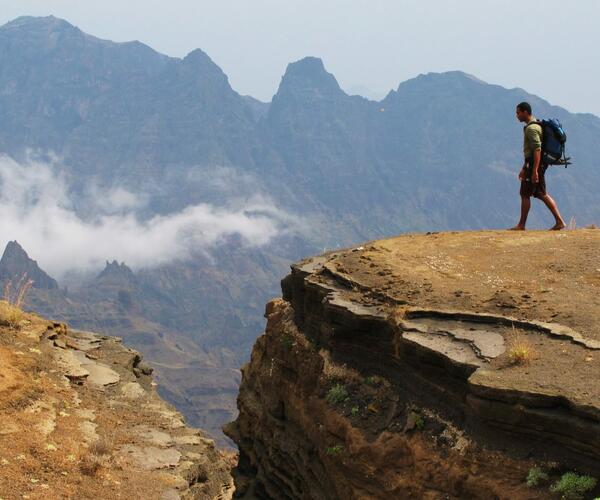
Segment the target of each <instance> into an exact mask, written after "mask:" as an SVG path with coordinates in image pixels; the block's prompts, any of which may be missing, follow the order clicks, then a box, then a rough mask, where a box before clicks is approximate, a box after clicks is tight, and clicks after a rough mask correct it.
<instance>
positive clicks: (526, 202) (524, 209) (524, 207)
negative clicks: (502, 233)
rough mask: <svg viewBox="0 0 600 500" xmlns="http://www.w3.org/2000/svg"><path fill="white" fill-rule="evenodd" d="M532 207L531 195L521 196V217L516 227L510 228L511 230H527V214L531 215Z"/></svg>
mask: <svg viewBox="0 0 600 500" xmlns="http://www.w3.org/2000/svg"><path fill="white" fill-rule="evenodd" d="M530 208H531V198H530V197H529V196H521V218H520V219H519V223H518V224H517V225H516V226H515V227H511V228H510V230H511V231H525V224H527V216H528V215H529V209H530Z"/></svg>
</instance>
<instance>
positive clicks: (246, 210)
mask: <svg viewBox="0 0 600 500" xmlns="http://www.w3.org/2000/svg"><path fill="white" fill-rule="evenodd" d="M71 196H72V195H71V194H70V193H69V184H68V182H67V180H66V178H65V177H64V176H62V175H61V174H59V173H57V169H56V168H54V166H50V165H48V164H44V163H40V162H36V161H29V162H27V163H26V164H19V163H17V162H16V161H14V160H13V159H12V158H9V157H7V156H0V245H1V248H4V245H6V243H7V242H8V241H9V240H17V241H18V242H19V243H20V244H21V245H22V246H23V247H24V248H25V250H26V251H27V252H28V253H29V254H30V255H31V257H32V258H34V259H36V260H37V261H38V263H39V264H40V266H41V267H42V268H43V269H44V270H46V271H47V272H49V273H50V274H51V275H53V276H56V277H60V276H61V275H63V274H64V273H65V272H67V271H71V270H90V269H94V268H99V267H101V266H102V265H103V263H104V261H105V260H112V259H116V260H118V261H123V262H125V263H127V264H128V265H130V266H132V267H134V268H135V267H138V268H139V267H148V266H154V265H158V264H163V263H166V262H168V261H170V260H173V259H180V258H186V257H189V256H191V255H192V254H194V253H198V252H209V251H210V250H211V248H212V247H214V246H215V245H216V244H218V243H219V242H221V241H223V239H224V238H227V237H228V236H231V235H239V236H240V237H241V239H242V241H243V242H244V243H245V244H247V245H264V244H266V243H268V242H269V241H270V240H271V239H272V238H274V237H275V236H277V235H279V234H281V233H282V232H286V231H291V230H293V227H294V225H295V224H296V223H297V221H296V220H295V218H294V217H292V216H290V215H289V214H286V213H285V212H283V211H281V210H279V209H278V208H277V207H275V206H274V205H273V204H272V203H270V202H269V201H268V200H266V199H264V198H263V197H260V196H254V197H253V198H251V199H247V200H241V199H237V200H233V201H232V203H233V205H232V206H229V207H216V206H213V205H209V204H198V205H193V206H188V207H186V208H185V209H183V210H182V211H180V212H177V213H171V214H167V215H155V216H153V217H151V218H149V219H146V220H140V219H139V217H138V216H137V214H136V209H138V208H141V207H144V206H146V204H147V202H148V198H147V196H145V195H144V194H137V193H132V192H130V191H128V190H126V189H124V188H122V187H115V188H113V189H108V190H106V189H105V190H102V189H100V188H98V187H92V188H90V189H89V190H88V193H86V196H91V197H92V199H91V200H90V203H91V206H93V207H95V213H94V220H93V221H90V220H84V219H82V218H81V216H79V215H78V214H77V213H76V212H75V210H74V208H73V205H74V204H73V200H72V198H71ZM1 248H0V250H1Z"/></svg>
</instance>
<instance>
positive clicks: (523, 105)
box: [517, 101, 531, 115]
mask: <svg viewBox="0 0 600 500" xmlns="http://www.w3.org/2000/svg"><path fill="white" fill-rule="evenodd" d="M517 109H518V110H519V111H525V112H526V113H527V114H528V115H530V114H531V104H529V103H528V102H525V101H523V102H520V103H519V104H517Z"/></svg>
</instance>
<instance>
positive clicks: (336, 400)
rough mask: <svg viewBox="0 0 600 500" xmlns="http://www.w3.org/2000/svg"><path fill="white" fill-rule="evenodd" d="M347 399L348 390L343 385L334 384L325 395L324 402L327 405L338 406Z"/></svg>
mask: <svg viewBox="0 0 600 500" xmlns="http://www.w3.org/2000/svg"><path fill="white" fill-rule="evenodd" d="M346 398H348V390H347V389H346V386H345V385H343V384H335V385H334V386H333V387H332V388H331V389H329V392H328V393H327V396H326V398H325V399H326V400H327V402H328V403H329V404H332V405H338V404H340V403H342V402H343V401H345V400H346Z"/></svg>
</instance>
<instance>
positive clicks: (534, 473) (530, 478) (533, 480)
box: [527, 467, 550, 488]
mask: <svg viewBox="0 0 600 500" xmlns="http://www.w3.org/2000/svg"><path fill="white" fill-rule="evenodd" d="M548 479H550V477H549V476H548V474H546V473H545V472H544V471H543V469H541V468H540V467H532V468H531V469H529V473H528V474H527V486H529V487H530V488H535V487H536V486H539V485H540V483H545V482H546V481H548Z"/></svg>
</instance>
